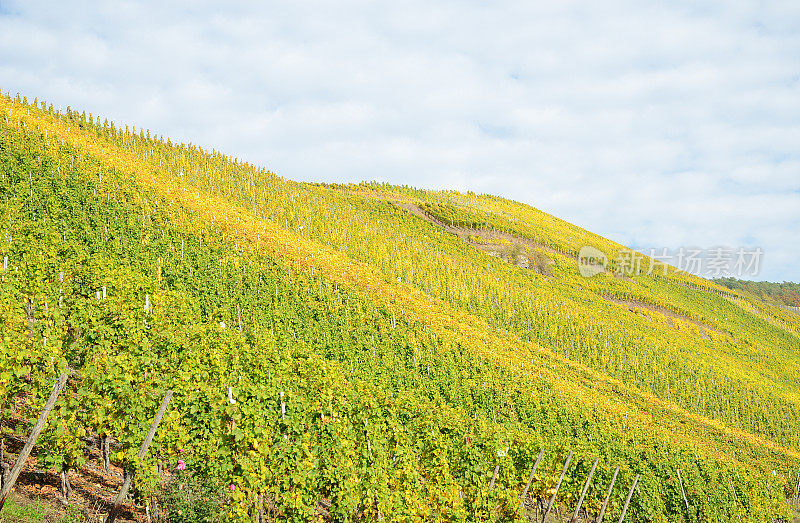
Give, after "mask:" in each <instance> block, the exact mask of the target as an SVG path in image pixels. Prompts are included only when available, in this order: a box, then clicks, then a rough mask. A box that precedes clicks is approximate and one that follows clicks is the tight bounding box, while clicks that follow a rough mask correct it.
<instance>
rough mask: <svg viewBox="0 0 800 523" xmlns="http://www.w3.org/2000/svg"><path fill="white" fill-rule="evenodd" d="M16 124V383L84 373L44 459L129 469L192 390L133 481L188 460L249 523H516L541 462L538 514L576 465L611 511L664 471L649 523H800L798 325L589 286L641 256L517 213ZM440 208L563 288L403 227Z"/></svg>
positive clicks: (690, 287)
mask: <svg viewBox="0 0 800 523" xmlns="http://www.w3.org/2000/svg"><path fill="white" fill-rule="evenodd" d="M0 104H2V105H0V107H1V108H0V111H2V118H3V121H2V123H0V124H1V125H2V136H1V137H0V140H2V155H3V163H2V169H3V192H4V193H5V194H4V196H5V198H6V211H5V214H4V220H3V224H2V226H3V229H4V236H7V237H8V238H9V243H8V244H7V245H6V246H5V247H4V248H3V252H2V253H0V255H3V256H8V260H9V261H8V263H9V264H10V265H9V268H8V271H7V273H6V274H4V278H3V282H2V283H3V302H2V303H3V310H2V314H3V321H4V324H5V325H6V327H7V329H6V330H7V332H8V334H6V338H4V340H3V345H2V347H3V352H2V353H0V358H3V359H2V360H1V361H0V362H2V363H3V369H4V373H3V374H2V376H0V388H2V389H3V391H4V392H5V397H7V398H14V397H28V398H29V400H30V401H34V397H36V398H38V401H41V398H42V397H43V396H45V395H46V394H47V393H48V391H49V388H48V385H47V383H46V379H48V378H51V377H52V376H54V375H56V374H58V372H59V370H60V369H63V368H64V367H65V366H70V367H72V368H74V369H76V370H80V377H77V378H74V379H73V382H72V387H73V393H74V394H73V396H71V397H72V398H73V399H65V400H64V403H65V405H64V406H63V408H62V409H61V411H60V412H59V413H58V415H57V416H56V419H55V420H53V421H52V422H51V423H52V424H53V426H60V427H63V430H61V431H55V432H53V433H51V434H50V436H47V438H46V446H45V451H44V454H46V455H48V456H50V457H51V459H50V461H49V462H48V463H53V464H54V465H55V466H59V467H64V466H66V467H67V468H70V467H72V468H79V467H80V466H81V465H82V463H81V460H82V457H81V456H82V454H81V448H80V445H79V444H77V443H76V442H77V441H78V438H79V437H80V434H81V430H84V431H87V430H88V432H90V433H96V434H103V433H108V434H112V435H114V437H116V438H118V439H119V440H120V443H121V449H122V450H121V451H122V453H123V455H124V459H125V460H127V462H128V463H130V464H131V466H133V464H134V463H136V460H135V459H134V454H135V451H136V448H137V446H138V442H140V441H141V438H142V433H143V431H144V430H145V425H146V423H147V419H149V413H151V412H152V411H153V410H154V409H155V406H156V405H155V403H157V397H158V396H159V394H160V393H161V392H162V391H164V390H165V389H166V388H172V389H174V390H175V400H173V404H172V409H173V410H172V413H171V415H170V416H169V419H168V425H167V427H166V428H164V429H162V431H161V432H160V433H159V437H158V438H157V440H156V442H155V444H154V448H153V450H152V452H151V457H150V458H148V461H146V463H145V464H138V465H137V466H138V467H139V469H140V471H141V472H140V473H139V476H137V477H138V478H140V479H139V480H138V481H140V482H141V485H142V486H141V491H142V492H143V493H144V495H143V498H146V497H147V495H148V493H150V494H152V493H153V492H154V491H155V489H156V488H157V482H158V477H157V475H155V474H154V473H153V472H152V470H151V469H149V468H148V466H147V465H152V464H153V463H155V462H157V461H158V462H162V463H166V462H170V460H172V461H174V460H175V459H176V458H174V457H172V453H174V452H176V451H177V449H183V450H184V451H185V453H184V454H185V455H186V456H189V458H187V462H188V463H189V465H190V467H191V468H193V469H194V470H195V471H197V472H201V473H202V474H203V475H205V476H207V477H212V478H215V479H216V480H217V481H220V482H221V484H222V485H227V486H230V487H231V488H230V489H229V490H228V492H227V494H226V497H225V500H226V501H225V502H226V503H227V504H226V505H225V509H226V511H227V512H228V514H229V515H230V516H231V517H247V513H248V511H250V512H252V511H258V510H259V509H257V508H256V506H258V507H265V506H266V507H268V508H261V509H260V510H261V511H262V512H263V511H267V512H269V513H270V514H271V515H273V516H275V517H280V518H289V517H296V518H299V519H309V518H314V517H317V516H319V515H320V514H322V515H323V516H324V515H325V514H329V515H330V516H331V517H334V518H340V519H358V518H366V519H371V518H378V519H379V518H382V517H402V516H403V515H405V516H407V517H411V518H422V517H426V516H429V515H431V514H433V515H434V516H438V517H442V518H453V519H464V518H466V519H486V518H492V517H503V518H506V517H507V518H514V517H520V515H521V514H520V509H519V505H518V503H517V502H516V501H515V499H516V496H517V495H518V494H519V493H520V492H521V490H522V489H523V487H524V485H525V482H526V480H527V475H528V472H529V471H530V468H531V466H532V465H533V460H534V459H535V457H536V455H537V453H538V450H539V449H545V450H546V454H545V456H546V458H545V459H546V464H547V467H545V469H544V470H545V472H543V473H541V474H540V477H539V478H538V480H537V481H536V483H535V484H534V487H533V490H532V493H533V494H534V495H536V496H544V495H545V493H546V492H547V491H548V489H550V488H551V486H552V485H553V483H554V481H555V480H556V479H557V476H558V473H557V472H558V471H557V470H556V469H557V468H558V467H559V466H560V463H559V462H560V461H561V460H563V457H564V456H563V454H564V451H566V450H574V451H575V452H576V454H577V458H576V465H575V466H573V467H572V468H571V469H570V470H569V471H568V475H567V478H566V480H565V484H564V486H563V487H562V490H560V491H559V492H560V494H559V499H562V500H564V501H565V502H569V501H570V500H572V499H574V498H576V497H577V494H578V492H579V490H580V488H581V486H582V481H583V479H585V476H586V472H587V468H588V465H589V464H591V462H592V460H593V458H594V457H595V456H601V457H602V460H601V465H600V467H599V469H598V473H597V476H596V478H597V479H596V485H597V486H596V487H595V488H593V489H592V490H591V491H590V494H589V502H588V507H589V508H590V510H592V511H595V512H596V511H597V510H598V508H599V504H600V503H601V502H602V497H603V495H604V492H603V488H604V485H606V484H607V482H608V479H610V476H611V473H612V471H613V469H614V467H615V466H620V467H621V469H622V472H621V479H620V481H621V482H622V484H624V485H629V484H630V481H631V479H632V477H633V475H634V474H637V473H639V474H641V475H642V483H641V486H640V488H639V491H638V494H637V496H635V497H634V498H633V501H632V506H631V509H630V510H631V514H633V517H634V519H635V520H636V521H664V520H667V521H671V520H675V519H676V518H677V517H678V515H681V517H683V516H686V517H689V518H690V519H692V520H694V519H696V518H702V519H706V520H727V519H738V518H742V519H748V518H749V519H752V520H754V521H764V520H768V519H775V518H778V517H785V516H786V515H787V514H788V507H787V505H786V504H785V503H784V498H785V495H786V492H789V493H790V494H791V493H792V492H791V489H792V488H793V487H794V485H790V479H789V474H790V471H796V470H797V469H798V465H800V454H799V453H798V452H796V450H794V449H795V448H796V445H797V442H798V429H797V427H796V423H795V420H796V417H797V413H798V409H797V401H798V397H797V392H798V387H797V383H796V377H795V376H796V373H795V372H793V371H794V369H795V367H796V366H797V359H796V354H797V351H796V349H797V348H798V341H799V339H798V334H797V330H798V329H797V323H796V319H795V318H792V317H791V316H789V315H786V314H784V312H785V311H781V310H779V309H772V308H769V307H767V306H764V305H763V304H756V303H752V302H749V301H746V300H745V299H744V298H743V297H741V296H739V295H737V294H736V293H730V292H728V291H726V290H725V289H722V288H718V287H717V286H715V285H713V284H711V283H709V282H706V281H703V280H699V279H696V278H693V277H690V276H687V275H684V274H681V273H674V272H669V273H668V274H667V277H655V276H647V275H641V276H632V277H628V278H615V277H612V276H609V275H605V276H600V277H596V278H592V279H584V278H581V277H579V276H578V275H577V265H576V262H575V260H574V258H573V256H574V254H575V253H576V252H577V249H578V248H580V246H581V245H582V244H593V245H595V246H596V247H598V248H600V249H602V250H604V251H606V252H607V253H608V254H609V255H611V253H612V252H613V251H614V250H615V249H617V248H618V247H619V246H616V245H615V244H613V243H611V242H608V241H607V240H603V239H602V238H599V237H596V236H594V235H591V234H590V233H588V232H586V231H582V230H580V229H578V228H576V227H574V226H571V225H569V224H567V223H565V222H562V221H560V220H557V219H555V218H552V217H549V216H547V215H545V214H543V213H540V212H539V211H536V210H534V209H531V208H529V207H526V206H523V205H520V204H515V203H513V202H508V201H506V200H501V199H497V198H492V197H485V196H475V195H458V194H454V193H430V192H423V191H416V190H411V189H407V188H399V187H388V186H379V185H374V184H373V185H360V186H347V187H327V186H314V185H308V184H297V183H294V182H289V181H285V180H282V179H280V178H278V177H276V176H274V175H272V174H270V173H268V172H266V171H264V170H262V169H257V168H253V167H251V166H248V165H242V164H240V163H238V162H236V161H234V160H231V159H228V158H226V157H223V156H222V155H219V154H216V153H212V154H207V153H205V152H203V151H200V150H198V149H196V148H192V147H186V146H182V147H176V146H173V145H172V144H170V143H169V142H164V141H162V140H156V139H151V138H149V137H147V136H144V135H143V134H142V133H141V132H140V134H139V135H137V134H135V133H120V132H119V131H117V130H115V129H113V128H112V127H109V126H99V125H96V124H94V123H92V122H91V121H90V120H89V119H86V118H85V117H83V116H81V117H77V115H75V114H68V115H55V114H51V112H50V111H43V110H40V109H38V108H37V107H32V106H29V105H26V104H25V103H21V102H12V101H10V100H7V99H3V100H2V101H0ZM426 202H438V203H439V204H440V205H439V207H437V209H439V210H440V211H439V213H440V214H438V215H437V217H438V218H441V219H447V217H446V216H444V215H443V214H442V212H441V209H445V210H448V211H452V216H459V215H458V214H456V212H459V213H461V214H460V218H461V219H458V218H451V221H452V222H453V223H460V224H462V225H466V226H472V227H476V226H482V227H483V228H491V229H493V230H497V231H502V232H503V233H504V234H509V235H513V236H517V237H520V238H526V239H528V240H529V241H531V242H534V243H535V244H536V245H541V246H542V249H543V251H544V252H546V253H547V255H548V256H550V257H551V258H552V260H553V262H554V264H553V265H552V276H545V275H541V274H538V273H537V272H535V271H531V270H525V269H521V268H519V267H517V266H515V265H513V264H508V263H505V262H503V261H501V260H499V259H497V258H496V257H492V256H489V255H487V254H486V253H485V252H483V251H481V250H480V249H477V248H475V247H474V246H473V245H470V244H469V243H468V242H465V241H464V240H463V239H462V238H460V237H458V236H455V235H452V234H449V233H448V232H447V231H446V230H444V229H443V228H442V227H440V226H437V225H436V223H431V221H429V220H425V219H422V218H420V217H419V216H415V215H412V214H409V213H408V212H407V211H406V210H404V208H403V205H404V204H409V203H411V204H413V205H417V206H422V208H425V203H426ZM428 209H429V210H430V209H431V208H430V207H428ZM101 288H104V289H105V292H106V293H107V295H108V298H107V299H105V300H103V299H100V300H98V299H97V298H96V297H95V293H96V291H97V290H98V289H101ZM145 296H146V297H145ZM28 300H30V301H28ZM28 303H32V304H35V305H34V306H29V305H28ZM145 303H147V304H152V307H148V308H147V310H144V309H143V304H145ZM34 311H35V312H34ZM31 319H33V320H34V321H31ZM220 322H223V323H224V324H226V325H227V328H222V327H220ZM698 325H701V326H703V327H698ZM26 331H27V332H26ZM701 331H702V332H701ZM43 340H47V341H46V342H43ZM776 363H778V364H777V365H776ZM228 387H231V389H230V391H229V389H228ZM141 390H150V391H152V395H151V396H147V395H144V396H143V395H142V394H141V393H140V391H141ZM26 393H27V394H28V395H27V396H25V395H26ZM234 395H235V401H236V403H232V402H231V401H228V400H227V398H228V397H230V398H231V399H233V397H234ZM67 397H70V396H69V395H67ZM79 399H80V401H79ZM31 412H32V413H34V412H35V410H33V411H31ZM131 420H135V422H131ZM496 465H500V468H499V471H500V474H499V476H498V478H497V480H496V484H495V488H493V489H490V488H489V487H488V486H489V483H490V479H491V477H492V472H493V470H494V469H495V466H496ZM677 469H680V470H681V471H682V474H683V481H684V482H685V483H686V487H687V488H688V489H689V491H688V493H687V495H688V496H689V497H690V498H691V503H692V504H691V510H690V512H689V514H686V509H685V507H684V505H683V500H682V494H681V492H680V485H679V484H678V482H677V477H676V475H677V473H676V470H677ZM148 471H150V472H149V473H148ZM773 471H774V472H773ZM784 489H786V492H785V491H784ZM623 490H624V487H621V488H619V489H618V490H617V491H616V492H615V498H614V501H613V503H612V505H611V510H610V513H611V515H614V514H618V513H619V510H620V508H621V502H622V498H624V494H625V493H624V492H623ZM265 498H266V499H267V501H265ZM323 501H324V502H323ZM270 511H272V512H270ZM315 514H316V515H317V516H315Z"/></svg>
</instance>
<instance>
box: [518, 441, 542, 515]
mask: <svg viewBox="0 0 800 523" xmlns="http://www.w3.org/2000/svg"><path fill="white" fill-rule="evenodd" d="M542 456H544V449H542V450H540V451H539V456H537V457H536V462H535V463H534V464H533V469H531V474H530V476H528V482H527V483H526V484H525V488H524V489H523V490H522V494H520V495H519V499H520V500H522V504H523V506H524V505H525V498H526V497H527V495H528V490H530V488H531V483H533V476H534V475H535V474H536V469H538V468H539V463H540V462H541V461H542Z"/></svg>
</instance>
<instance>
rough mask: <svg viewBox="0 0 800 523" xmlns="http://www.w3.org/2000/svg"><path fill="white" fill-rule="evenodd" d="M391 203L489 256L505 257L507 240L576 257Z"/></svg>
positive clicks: (529, 241)
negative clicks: (450, 223)
mask: <svg viewBox="0 0 800 523" xmlns="http://www.w3.org/2000/svg"><path fill="white" fill-rule="evenodd" d="M390 201H391V200H390ZM392 203H394V204H395V205H397V206H398V207H400V208H401V209H404V210H406V211H408V212H409V213H411V214H413V215H414V216H418V217H419V218H422V219H423V220H426V221H428V222H429V223H432V224H433V225H436V226H437V227H441V228H442V229H444V230H446V231H447V232H449V233H450V234H454V235H456V236H458V237H459V238H461V239H462V240H464V241H465V242H467V243H468V244H470V245H472V246H473V247H476V248H478V249H480V250H482V251H484V252H486V253H487V254H489V255H491V256H495V257H498V258H504V257H506V256H507V252H508V249H507V248H506V247H504V246H503V245H502V244H501V243H500V242H501V241H507V242H509V243H511V244H514V245H520V246H523V247H528V248H529V249H531V250H540V251H546V252H549V253H550V254H558V255H561V256H566V257H567V258H572V259H577V258H576V257H575V256H572V255H571V254H568V253H563V252H560V251H558V250H556V249H553V248H552V247H548V246H547V245H542V244H541V243H537V242H535V241H532V240H529V239H528V238H524V237H522V236H517V235H514V234H510V233H504V232H500V231H497V230H494V229H470V228H468V227H456V226H453V225H449V224H447V223H444V222H442V221H440V220H438V219H436V218H434V217H433V216H431V215H430V214H428V213H426V212H425V211H423V210H422V209H421V208H420V207H419V206H418V205H415V204H413V203H409V202H400V201H396V200H395V201H392ZM470 236H473V237H477V238H480V239H481V240H484V241H486V242H488V243H481V242H476V241H473V240H471V239H470ZM521 258H522V257H520V260H518V261H517V263H516V265H520V266H523V267H527V266H528V262H527V259H526V260H524V261H523V260H522V259H521Z"/></svg>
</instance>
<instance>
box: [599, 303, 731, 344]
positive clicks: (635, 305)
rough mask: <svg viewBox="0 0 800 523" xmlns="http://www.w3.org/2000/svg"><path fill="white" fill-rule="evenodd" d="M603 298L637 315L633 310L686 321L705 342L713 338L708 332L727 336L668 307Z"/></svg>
mask: <svg viewBox="0 0 800 523" xmlns="http://www.w3.org/2000/svg"><path fill="white" fill-rule="evenodd" d="M602 297H603V299H605V300H608V301H610V302H612V303H616V304H617V305H622V306H625V307H628V309H629V310H630V311H631V312H634V313H637V311H635V310H633V308H639V309H647V310H649V311H653V312H658V313H659V314H663V315H664V316H667V317H670V318H675V319H678V320H681V321H685V322H688V323H691V324H692V325H695V326H696V327H697V328H698V329H699V333H700V337H701V338H703V339H704V340H710V339H711V337H710V336H709V335H708V332H707V331H713V332H716V333H717V334H723V335H725V333H723V332H720V331H719V330H718V329H715V328H714V327H711V326H709V325H706V324H705V323H703V322H701V321H698V320H694V319H692V318H690V317H688V316H684V315H683V314H678V313H677V312H674V311H672V310H670V309H668V308H666V307H662V306H660V305H653V304H652V303H647V302H644V301H637V300H623V299H621V298H614V297H612V296H602ZM637 314H638V313H637Z"/></svg>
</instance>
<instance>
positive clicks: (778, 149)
mask: <svg viewBox="0 0 800 523" xmlns="http://www.w3.org/2000/svg"><path fill="white" fill-rule="evenodd" d="M101 4H104V5H103V6H102V7H98V6H96V5H94V2H87V3H79V2H67V1H63V2H52V3H40V2H32V1H26V2H7V1H4V0H0V88H2V90H3V91H4V92H7V91H10V92H11V93H16V92H19V93H21V94H23V95H26V96H27V97H28V98H29V99H32V98H33V97H38V98H39V99H42V98H44V99H47V100H48V101H50V102H52V103H53V104H54V105H55V106H58V107H61V108H65V107H66V106H67V105H69V106H72V107H73V108H78V109H81V110H86V111H87V112H91V113H93V114H96V115H97V114H99V115H102V116H103V117H108V118H109V119H113V120H115V121H117V122H121V123H123V124H133V125H136V126H137V127H144V128H149V129H151V130H152V131H154V132H156V133H158V134H163V135H165V136H169V137H171V138H172V139H173V140H176V139H177V140H178V141H185V142H189V141H191V142H193V143H195V144H200V145H203V146H207V147H209V148H210V147H215V148H216V149H217V150H220V151H223V152H226V153H229V154H233V155H235V156H238V157H240V158H242V159H244V160H247V161H250V162H253V163H256V164H259V165H264V166H266V167H268V168H269V169H271V170H273V171H275V172H277V173H278V174H280V175H282V176H285V177H287V178H291V179H296V180H309V181H312V180H313V181H328V182H332V181H339V182H358V181H362V180H381V181H388V182H391V183H395V184H408V185H414V186H418V187H425V188H451V189H459V190H473V191H476V192H488V193H492V194H498V195H502V196H507V197H510V198H513V199H516V200H520V201H523V202H526V203H529V204H531V205H533V206H535V207H538V208H540V209H542V210H545V211H547V212H550V213H552V214H555V215H556V216H559V217H561V218H565V219H567V220H569V221H571V222H573V223H576V224H578V225H581V226H583V227H585V228H587V229H589V230H591V231H593V232H597V233H599V234H602V235H604V236H607V237H610V238H612V239H614V240H616V241H619V242H621V243H623V244H627V245H630V246H632V247H635V248H638V249H642V250H647V249H649V248H651V247H654V248H658V249H661V248H669V249H678V248H680V247H682V246H686V247H689V246H696V247H700V248H712V247H715V246H730V247H733V248H739V247H761V248H762V249H763V251H764V257H763V260H762V267H761V272H760V275H759V277H758V278H756V279H770V280H779V281H781V280H793V281H800V266H799V265H798V255H800V1H798V0H789V1H784V2H781V1H771V2H764V3H761V2H758V3H757V2H740V1H735V0H726V1H720V2H709V3H700V2H696V1H686V2H672V3H666V2H653V3H648V2H644V1H630V2H627V1H618V0H606V1H602V2H596V1H585V2H569V1H556V2H530V1H517V2H502V1H489V2H437V1H430V0H428V1H424V2H414V1H403V2H369V1H365V2H346V1H337V2H321V3H313V2H301V1H295V2H286V3H269V2H264V3H258V4H256V3H253V5H245V4H239V3H234V2H222V3H220V2H209V3H204V2H196V1H192V2H182V3H177V4H175V5H173V6H169V5H168V2H154V3H150V4H144V3H141V4H140V3H134V2H107V3H101ZM223 5H225V7H224V10H222V11H220V7H221V6H223Z"/></svg>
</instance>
